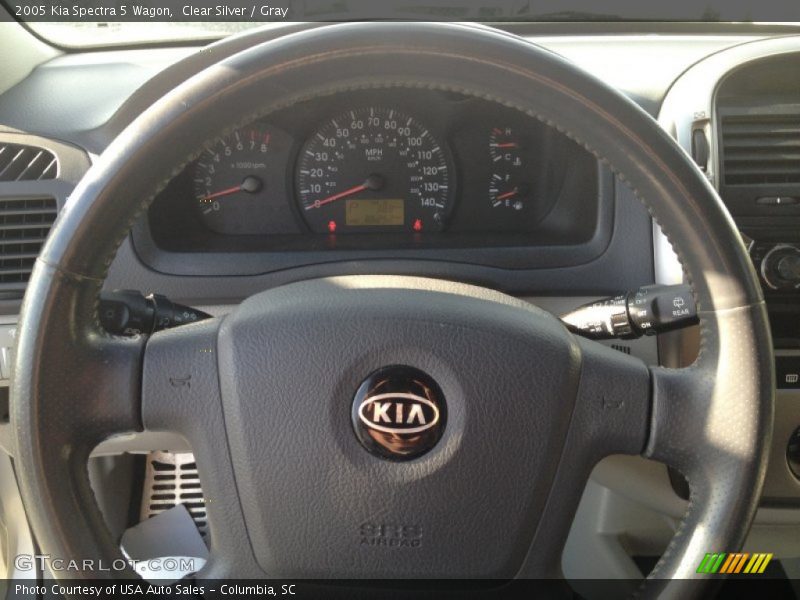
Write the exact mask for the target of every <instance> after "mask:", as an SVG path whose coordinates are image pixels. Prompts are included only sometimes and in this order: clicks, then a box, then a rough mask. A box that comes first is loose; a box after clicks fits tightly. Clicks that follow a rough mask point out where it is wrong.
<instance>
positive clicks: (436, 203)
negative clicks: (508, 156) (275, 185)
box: [295, 107, 453, 233]
mask: <svg viewBox="0 0 800 600" xmlns="http://www.w3.org/2000/svg"><path fill="white" fill-rule="evenodd" d="M448 164H449V161H448V157H447V154H446V152H445V150H444V148H443V147H442V144H441V143H439V141H438V140H436V138H435V137H434V136H433V135H432V134H431V133H430V131H429V130H428V129H427V128H426V127H425V126H424V125H422V124H421V123H419V122H418V121H416V120H415V119H414V118H412V117H409V116H408V115H406V114H403V113H402V112H400V111H397V110H394V109H391V108H384V107H367V108H362V109H358V110H351V111H348V112H346V113H343V114H341V115H338V116H337V117H335V118H333V119H331V120H330V121H328V122H326V123H325V124H323V125H322V126H321V127H320V128H318V129H317V130H316V131H315V132H314V133H312V134H311V136H310V137H309V139H308V141H306V143H305V144H304V145H303V147H302V148H301V149H300V156H299V159H298V164H297V172H296V176H295V185H296V188H297V196H298V202H299V206H300V211H301V213H302V214H303V217H304V218H305V220H306V223H308V226H309V227H310V228H311V230H312V231H314V232H317V233H344V232H361V231H364V232H370V231H393V230H394V231H400V230H405V231H415V232H423V231H440V230H441V229H442V228H444V227H445V225H446V223H447V217H448V215H449V213H450V210H451V209H452V203H451V198H452V191H453V190H452V189H451V180H450V169H449V168H448Z"/></svg>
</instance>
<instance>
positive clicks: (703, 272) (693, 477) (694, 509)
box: [11, 23, 774, 596]
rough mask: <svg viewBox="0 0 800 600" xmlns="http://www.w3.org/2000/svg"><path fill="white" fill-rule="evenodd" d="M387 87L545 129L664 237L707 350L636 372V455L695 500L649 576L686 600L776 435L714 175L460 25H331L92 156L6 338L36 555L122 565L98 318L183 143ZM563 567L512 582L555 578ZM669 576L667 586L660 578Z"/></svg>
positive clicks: (115, 349) (562, 79) (154, 112)
mask: <svg viewBox="0 0 800 600" xmlns="http://www.w3.org/2000/svg"><path fill="white" fill-rule="evenodd" d="M334 74H335V75H336V77H335V78H334ZM387 86H410V87H414V86H417V87H429V88H432V89H442V90H452V91H457V92H463V93H467V94H470V95H474V96H478V97H483V98H487V99H491V100H494V101H497V102H500V103H502V104H505V105H507V106H510V107H514V108H516V109H518V110H520V111H523V112H525V113H527V114H530V115H532V116H535V117H537V118H539V119H541V120H543V121H544V122H545V123H547V124H549V125H552V126H554V127H556V128H557V129H559V130H560V131H562V132H564V133H565V134H567V135H568V136H570V137H571V138H573V139H574V140H575V141H577V142H579V143H580V144H582V145H583V146H584V147H586V148H587V149H588V150H590V151H591V152H593V153H594V154H595V155H596V156H597V157H598V158H600V159H602V160H603V161H604V162H605V163H607V164H608V165H609V166H610V167H611V168H612V170H613V171H614V172H615V173H616V174H617V175H618V176H619V177H620V178H622V179H623V180H624V181H626V182H627V184H628V185H630V187H631V188H632V189H633V190H634V191H635V193H636V195H637V196H638V197H639V198H640V200H642V202H644V203H645V205H646V206H647V207H648V209H649V210H650V211H651V213H652V215H653V217H654V218H655V219H656V220H657V222H658V223H659V224H660V225H661V227H662V229H663V230H664V232H665V233H666V235H667V236H668V238H669V239H670V241H671V243H672V244H673V247H674V248H675V249H676V252H677V253H678V256H679V257H680V259H681V262H682V263H683V266H684V269H685V272H686V273H687V276H688V278H689V281H690V283H691V284H692V287H693V290H694V293H695V297H696V301H697V306H698V310H699V316H700V324H701V339H702V346H701V352H700V356H699V357H698V359H697V361H696V362H695V364H693V365H692V366H691V367H688V368H685V369H680V370H669V369H663V368H651V369H650V371H649V378H650V386H651V394H652V396H651V399H650V405H649V407H648V411H647V412H648V414H649V417H647V418H646V423H644V424H643V428H644V429H643V431H644V432H645V433H644V438H643V439H642V440H641V441H642V442H643V443H642V444H641V447H640V448H634V449H633V450H632V453H636V452H640V453H642V454H643V455H645V456H648V457H650V458H653V459H656V460H659V461H661V462H664V463H666V464H669V465H672V466H674V467H676V468H678V469H679V470H680V471H681V472H682V473H683V474H684V475H685V476H686V477H687V479H688V481H689V484H690V488H691V499H690V506H689V509H688V512H687V514H686V516H685V517H684V519H683V521H682V523H681V526H680V528H679V530H678V531H677V533H676V534H675V537H674V538H673V540H672V541H671V543H670V545H669V548H668V549H667V551H666V552H665V553H664V555H663V557H662V559H661V561H660V562H659V563H658V566H657V567H656V569H655V570H654V571H653V573H652V574H651V576H650V581H651V585H652V582H654V581H655V582H656V584H657V587H648V588H645V589H646V590H656V591H660V592H668V593H670V594H675V595H678V594H680V595H682V596H685V595H686V594H687V593H690V592H691V593H693V594H694V593H699V592H700V591H701V590H702V588H701V587H699V586H696V585H691V587H690V582H689V580H690V579H692V578H696V577H698V575H697V574H696V573H695V570H696V567H697V565H698V564H699V562H700V559H701V558H702V556H703V555H704V553H706V552H711V551H735V550H736V549H738V548H739V547H740V546H741V545H742V543H743V542H744V538H745V535H746V533H747V531H748V528H749V524H750V523H751V521H752V519H753V517H754V515H755V511H756V508H757V505H758V499H759V495H760V491H761V487H762V483H763V479H764V474H765V470H766V461H767V451H768V448H769V443H770V438H771V430H772V418H773V402H774V398H773V395H774V392H773V387H774V386H773V380H774V372H773V371H774V366H773V361H772V354H771V352H772V351H771V349H772V345H771V339H770V334H769V328H768V323H767V316H766V309H765V305H764V301H763V297H762V293H761V289H760V286H759V284H758V280H757V277H756V275H755V273H754V270H753V267H752V265H751V263H750V260H749V258H748V256H747V252H746V250H745V248H744V246H743V244H742V241H741V239H740V237H739V235H738V232H737V230H736V227H735V225H734V223H733V221H732V219H731V218H730V216H729V215H728V213H727V211H726V209H725V208H724V206H723V204H722V202H721V200H720V199H719V197H718V196H717V194H716V192H715V191H714V190H713V188H712V187H711V186H710V185H709V183H708V181H707V180H706V179H705V178H704V177H703V176H702V174H701V173H700V172H699V171H698V170H697V168H696V167H695V166H694V165H693V164H692V163H691V162H690V159H689V157H688V156H687V155H686V154H685V153H684V152H683V151H681V150H680V149H679V148H678V147H677V145H676V144H675V143H674V142H673V140H672V139H671V138H670V137H669V135H668V134H667V133H666V132H664V131H663V130H661V129H660V128H659V126H658V125H657V124H656V123H655V121H653V120H652V118H650V117H649V116H648V115H646V114H645V113H644V112H643V111H642V110H641V109H640V108H639V107H638V106H636V105H635V104H634V103H633V102H631V101H630V100H628V99H627V98H625V97H623V96H622V95H620V94H619V93H618V92H616V91H615V90H613V89H611V88H610V87H608V86H607V85H605V84H604V83H603V82H600V81H598V80H596V79H594V78H593V77H591V76H590V75H587V74H586V73H584V72H582V71H580V70H579V69H578V68H576V67H575V66H573V65H572V64H570V63H569V62H567V61H565V60H563V59H561V58H560V57H558V56H556V55H554V54H552V53H550V52H548V51H546V50H543V49H541V48H538V47H536V46H533V45H531V44H530V43H528V42H526V41H524V40H521V39H519V38H516V37H514V36H511V35H507V34H503V33H499V32H494V31H490V30H487V29H485V28H480V27H473V26H466V25H444V24H401V23H354V24H341V25H332V26H326V27H321V28H318V29H314V30H311V31H305V32H301V33H296V34H293V35H290V36H287V37H284V38H280V39H278V40H275V41H271V42H267V43H265V44H261V45H259V46H256V47H253V48H251V49H248V50H245V51H243V52H241V53H239V54H237V55H234V56H232V57H230V58H227V59H225V60H223V61H222V62H220V63H218V64H217V65H214V66H213V67H210V68H208V69H206V70H205V71H203V72H201V73H200V74H198V75H197V76H195V77H193V78H192V79H190V80H188V81H187V82H185V83H184V84H182V85H181V86H179V87H178V88H176V89H175V90H174V91H173V92H171V93H170V94H168V95H167V96H165V97H164V98H163V99H161V100H160V101H159V102H157V103H156V104H155V105H153V106H152V107H151V108H150V109H148V110H147V111H145V113H144V114H142V115H141V116H140V117H139V118H138V119H137V120H136V121H135V122H134V123H132V124H131V125H130V126H129V127H128V128H127V129H126V130H125V131H124V132H123V133H122V134H121V135H120V136H119V137H118V138H117V139H116V140H115V141H114V142H113V143H112V144H111V145H110V146H109V148H108V149H107V150H106V152H104V154H103V155H102V156H101V157H100V159H99V160H98V162H97V163H96V164H95V165H94V166H93V167H92V169H91V170H90V172H89V173H88V174H87V175H86V176H85V177H84V179H83V180H82V182H81V183H80V184H79V186H78V187H77V188H76V190H75V191H74V193H73V195H72V197H71V198H70V201H69V203H68V205H67V206H66V208H65V209H64V211H63V212H62V214H61V215H60V216H59V219H58V221H57V223H56V226H55V227H54V229H53V231H52V233H51V235H50V238H49V240H48V242H47V244H46V247H45V248H44V250H43V252H42V254H41V256H40V258H39V260H38V261H37V264H36V267H35V270H34V273H33V275H32V278H31V281H30V284H29V287H28V291H27V293H26V297H25V301H24V304H23V310H22V317H21V323H20V327H19V339H18V347H17V352H16V365H15V373H14V380H13V382H12V411H11V413H12V421H13V426H14V431H15V435H16V461H17V465H18V471H17V473H18V477H19V480H20V487H21V492H22V495H23V500H24V503H25V506H26V509H27V511H28V516H29V518H30V520H31V524H32V527H33V530H34V533H35V535H36V538H37V541H38V543H39V545H40V547H41V548H42V549H43V550H45V551H46V552H47V553H48V554H51V555H53V556H64V557H103V558H104V559H107V560H109V561H111V560H113V559H115V558H119V557H120V554H119V550H118V548H117V544H116V542H115V540H113V539H111V536H110V534H109V532H108V530H107V528H106V527H105V525H104V523H103V520H102V516H101V515H100V512H99V509H98V507H97V505H96V502H95V501H94V499H93V497H92V493H91V489H90V486H89V482H88V476H87V472H86V461H87V459H88V456H89V453H90V452H91V449H92V448H93V447H94V446H95V445H96V444H97V443H99V442H100V441H101V440H102V439H104V438H106V437H108V436H109V435H110V434H114V433H120V432H126V431H139V430H142V429H143V428H144V427H145V426H146V425H147V423H144V424H143V417H142V410H143V408H142V406H140V405H139V403H138V398H140V394H141V392H142V385H143V384H142V381H141V379H140V377H141V364H142V360H143V356H144V354H145V346H146V344H147V340H145V339H142V338H137V339H121V338H114V337H111V336H109V335H108V334H106V333H105V332H104V331H103V330H102V328H101V327H100V325H99V322H98V318H97V300H98V294H99V291H100V289H101V287H102V284H103V281H104V279H105V276H106V274H107V270H108V268H109V266H110V264H111V262H112V260H113V257H114V254H115V252H116V249H117V248H118V246H119V244H120V243H121V242H122V240H123V239H124V238H125V236H126V235H127V234H128V231H129V230H130V227H131V225H132V224H133V222H134V221H135V219H136V218H137V217H138V216H139V215H140V214H141V212H142V211H143V210H144V209H145V208H146V207H147V205H148V203H149V201H150V200H151V199H152V198H153V197H154V195H155V194H156V192H157V191H158V190H159V189H161V188H163V186H164V185H165V184H166V182H167V181H169V179H170V178H171V177H172V176H173V175H174V174H176V173H178V172H179V171H180V169H181V168H182V167H183V166H184V165H185V164H187V163H188V162H189V161H190V160H191V159H192V158H193V157H194V156H193V155H192V152H193V151H194V150H195V149H197V148H201V147H202V146H203V145H204V144H206V143H208V142H209V141H211V140H213V139H214V138H216V137H217V136H219V135H221V134H222V133H223V132H225V131H226V130H230V129H232V128H234V127H236V126H239V125H241V124H243V123H244V122H247V121H251V120H253V119H254V118H256V117H258V116H259V115H260V114H264V113H267V112H271V111H273V110H275V109H277V108H279V107H283V106H287V105H291V104H293V103H296V102H298V101H300V100H302V99H304V98H308V97H311V96H314V95H319V94H330V93H335V92H337V91H343V90H347V89H361V88H370V87H387ZM232 114H235V115H245V118H240V117H237V118H233V117H231V116H230V115H232ZM175 140H180V143H179V144H178V143H175ZM145 385H146V382H145ZM145 420H146V419H145ZM634 446H635V444H634ZM555 501H556V500H554V499H553V498H548V507H550V506H551V505H552V504H553V503H554V502H555ZM547 510H551V508H548V509H547ZM549 522H554V520H548V521H545V520H542V521H541V522H540V523H539V525H538V527H537V529H536V533H535V540H536V539H540V538H543V537H546V536H548V535H551V533H552V532H549V531H548V523H549ZM552 535H553V536H554V538H555V537H559V536H557V535H556V534H555V533H552ZM559 539H560V538H559ZM535 540H534V541H535ZM557 562H558V561H557V560H555V561H554V560H553V559H552V557H551V559H549V560H548V561H541V562H539V563H533V564H534V566H529V568H527V569H524V570H522V571H520V573H519V574H520V575H522V576H550V575H552V572H553V568H554V567H553V565H554V563H555V564H556V568H557ZM545 563H546V564H545ZM62 575H64V576H81V577H97V576H98V574H97V573H93V572H78V573H77V575H76V573H74V572H73V573H69V574H66V573H63V574H57V576H62ZM116 575H117V576H119V575H128V576H132V575H133V573H132V572H131V571H129V570H128V571H122V572H118V573H116ZM668 579H675V581H671V582H668V583H663V581H662V583H661V584H658V581H659V580H668ZM663 585H666V588H664V587H663Z"/></svg>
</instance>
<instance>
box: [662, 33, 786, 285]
mask: <svg viewBox="0 0 800 600" xmlns="http://www.w3.org/2000/svg"><path fill="white" fill-rule="evenodd" d="M793 53H800V36H797V35H791V36H781V37H774V38H766V39H760V40H754V41H749V42H744V43H742V44H739V45H737V46H732V47H730V48H726V49H724V50H722V51H720V52H718V53H716V54H712V55H711V56H709V57H707V58H705V59H703V60H701V61H700V62H698V63H696V64H695V65H693V66H692V67H690V68H689V69H688V70H687V71H686V72H685V73H683V74H682V75H681V76H680V77H679V78H678V79H677V80H675V82H674V83H673V85H672V87H671V88H670V89H669V91H668V92H667V95H666V96H665V97H664V101H663V102H662V104H661V110H660V111H659V114H658V123H659V124H660V125H661V127H662V128H663V129H664V130H665V131H666V132H668V133H669V134H670V135H671V136H672V137H673V138H675V141H677V142H678V145H679V146H680V147H681V148H683V149H684V151H686V152H687V153H688V154H690V155H691V151H692V133H693V132H694V131H695V130H697V129H702V130H703V131H704V132H705V133H706V137H707V138H708V144H709V161H708V165H707V169H706V171H705V175H706V177H708V180H709V181H710V182H711V184H712V185H713V186H714V187H715V188H716V189H719V181H718V174H719V145H718V144H717V140H716V137H715V133H716V132H715V130H714V127H713V123H714V122H715V119H716V113H715V110H714V97H715V95H716V91H717V86H718V85H719V83H720V82H721V81H722V80H723V79H724V78H725V77H726V76H727V75H728V74H729V73H731V72H732V71H734V70H735V69H738V68H740V67H743V66H744V65H746V64H747V63H749V62H752V61H755V60H759V59H762V58H767V57H770V56H780V55H783V54H793ZM653 260H654V267H655V279H656V283H660V284H664V285H671V284H675V283H681V281H682V280H683V268H682V267H681V265H680V261H679V260H678V256H677V255H676V254H675V251H674V250H673V249H672V246H671V245H670V244H669V242H668V241H667V239H666V236H665V235H664V233H663V232H662V231H661V228H660V227H659V226H658V224H656V223H655V221H653Z"/></svg>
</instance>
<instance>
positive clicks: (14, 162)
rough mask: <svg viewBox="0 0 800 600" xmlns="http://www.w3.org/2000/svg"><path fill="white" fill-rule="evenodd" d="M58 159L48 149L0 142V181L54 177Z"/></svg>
mask: <svg viewBox="0 0 800 600" xmlns="http://www.w3.org/2000/svg"><path fill="white" fill-rule="evenodd" d="M57 171H58V160H57V159H56V157H55V156H54V155H53V153H52V152H50V151H49V150H45V149H44V148H36V147H34V146H22V145H20V144H3V143H0V181H35V180H40V179H55V177H56V172H57Z"/></svg>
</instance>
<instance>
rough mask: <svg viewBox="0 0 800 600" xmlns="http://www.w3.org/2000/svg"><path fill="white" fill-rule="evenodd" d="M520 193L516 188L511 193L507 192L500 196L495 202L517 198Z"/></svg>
mask: <svg viewBox="0 0 800 600" xmlns="http://www.w3.org/2000/svg"><path fill="white" fill-rule="evenodd" d="M518 192H519V190H518V189H517V188H514V189H513V190H511V191H510V192H506V193H505V194H500V195H499V196H497V197H496V198H495V200H505V199H507V198H512V197H513V196H516V195H517V193H518Z"/></svg>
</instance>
